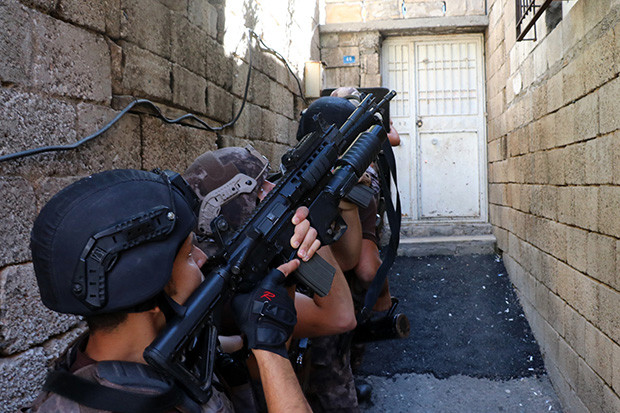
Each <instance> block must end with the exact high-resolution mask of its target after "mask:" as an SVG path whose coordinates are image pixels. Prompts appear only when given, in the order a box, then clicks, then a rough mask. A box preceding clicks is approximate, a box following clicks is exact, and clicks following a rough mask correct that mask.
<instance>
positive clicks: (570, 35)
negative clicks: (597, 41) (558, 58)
mask: <svg viewBox="0 0 620 413" xmlns="http://www.w3.org/2000/svg"><path fill="white" fill-rule="evenodd" d="M584 8H585V6H584V4H583V2H582V3H581V4H579V2H576V3H575V4H574V5H573V7H572V8H571V10H570V12H569V13H568V14H567V15H566V16H565V17H564V18H563V21H562V25H563V26H564V28H563V30H562V34H563V36H562V46H563V49H562V51H563V54H564V55H566V54H567V51H569V50H570V49H571V48H572V47H573V46H575V44H576V43H577V42H578V41H579V40H581V39H583V37H584V35H585V29H584V20H585V18H584Z"/></svg>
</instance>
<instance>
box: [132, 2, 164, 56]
mask: <svg viewBox="0 0 620 413" xmlns="http://www.w3.org/2000/svg"><path fill="white" fill-rule="evenodd" d="M122 7H123V15H122V19H121V37H122V38H123V39H125V40H128V41H130V42H132V43H135V44H137V45H138V46H140V47H141V48H143V49H146V50H148V51H150V52H152V53H155V54H156V55H159V56H161V57H164V58H170V30H171V27H172V24H171V23H172V22H171V13H170V11H168V9H167V8H166V6H164V5H163V4H161V3H158V2H153V1H149V0H123V5H122Z"/></svg>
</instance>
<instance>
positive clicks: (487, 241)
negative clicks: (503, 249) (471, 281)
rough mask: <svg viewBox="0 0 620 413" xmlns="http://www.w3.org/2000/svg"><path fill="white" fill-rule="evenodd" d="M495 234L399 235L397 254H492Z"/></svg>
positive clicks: (407, 255) (411, 255)
mask: <svg viewBox="0 0 620 413" xmlns="http://www.w3.org/2000/svg"><path fill="white" fill-rule="evenodd" d="M496 241H497V240H496V239H495V235H493V234H485V235H451V236H431V237H407V236H401V238H400V245H399V247H398V255H400V256H406V257H423V256H426V255H466V254H492V253H494V252H495V243H496Z"/></svg>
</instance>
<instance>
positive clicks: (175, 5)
mask: <svg viewBox="0 0 620 413" xmlns="http://www.w3.org/2000/svg"><path fill="white" fill-rule="evenodd" d="M158 1H159V2H160V3H161V4H163V5H164V6H166V7H167V8H169V9H170V10H173V11H178V12H181V13H187V0H158Z"/></svg>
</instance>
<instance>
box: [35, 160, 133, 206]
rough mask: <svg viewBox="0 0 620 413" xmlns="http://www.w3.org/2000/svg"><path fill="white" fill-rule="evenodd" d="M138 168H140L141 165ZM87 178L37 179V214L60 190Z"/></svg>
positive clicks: (46, 177) (50, 177)
mask: <svg viewBox="0 0 620 413" xmlns="http://www.w3.org/2000/svg"><path fill="white" fill-rule="evenodd" d="M137 167H139V165H138V166H137ZM86 176H87V175H81V176H64V177H53V176H49V177H48V176H44V177H41V178H39V179H37V180H36V181H35V182H34V184H33V186H34V191H35V197H36V207H37V213H39V212H40V211H41V208H43V205H45V204H46V203H47V202H48V201H49V200H50V199H52V197H53V196H54V195H56V194H57V193H58V192H59V191H60V190H62V189H64V188H66V187H67V186H69V185H71V184H72V183H73V182H75V181H77V180H78V179H80V178H84V177H86Z"/></svg>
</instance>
